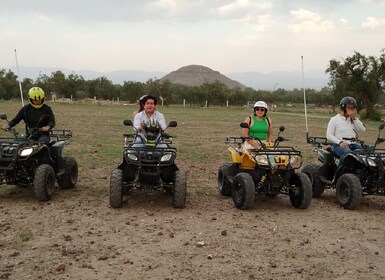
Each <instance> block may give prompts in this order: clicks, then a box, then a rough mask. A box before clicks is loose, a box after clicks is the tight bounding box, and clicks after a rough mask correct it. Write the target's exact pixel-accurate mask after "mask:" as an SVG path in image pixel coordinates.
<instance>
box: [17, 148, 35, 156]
mask: <svg viewBox="0 0 385 280" xmlns="http://www.w3.org/2000/svg"><path fill="white" fill-rule="evenodd" d="M32 152H33V148H31V147H29V148H25V149H22V150H20V152H19V153H20V154H19V155H20V156H21V157H27V156H29V155H30V154H32Z"/></svg>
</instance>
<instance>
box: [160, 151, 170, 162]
mask: <svg viewBox="0 0 385 280" xmlns="http://www.w3.org/2000/svg"><path fill="white" fill-rule="evenodd" d="M171 158H172V154H171V153H170V154H165V155H163V156H162V157H161V159H160V161H161V162H163V161H169V160H171Z"/></svg>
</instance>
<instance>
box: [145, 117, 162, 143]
mask: <svg viewBox="0 0 385 280" xmlns="http://www.w3.org/2000/svg"><path fill="white" fill-rule="evenodd" d="M144 132H145V135H146V138H147V140H155V139H156V137H157V136H158V134H159V132H160V125H159V123H158V121H157V120H155V119H154V118H150V119H148V120H147V122H146V123H145V126H144Z"/></svg>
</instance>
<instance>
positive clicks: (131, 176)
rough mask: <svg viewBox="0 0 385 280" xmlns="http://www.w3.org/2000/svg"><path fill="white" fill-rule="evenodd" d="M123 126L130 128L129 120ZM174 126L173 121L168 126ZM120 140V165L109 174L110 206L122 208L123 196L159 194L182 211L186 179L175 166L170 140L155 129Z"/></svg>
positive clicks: (169, 137)
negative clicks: (121, 156) (170, 197)
mask: <svg viewBox="0 0 385 280" xmlns="http://www.w3.org/2000/svg"><path fill="white" fill-rule="evenodd" d="M123 124H124V125H126V126H133V123H132V121H131V120H124V121H123ZM176 126H177V122H176V121H171V122H170V123H169V125H168V127H176ZM168 127H167V128H168ZM167 128H166V129H167ZM123 137H124V149H123V161H122V162H121V163H120V164H119V165H118V167H117V168H115V169H114V170H112V172H111V179H110V189H109V198H110V206H111V207H113V208H118V207H121V206H122V201H123V195H124V194H129V193H130V192H145V191H159V192H164V193H167V194H171V195H172V205H173V207H174V208H183V207H184V206H185V203H186V192H187V190H186V186H187V183H186V176H185V173H184V172H183V171H182V170H179V168H178V167H177V166H176V164H175V158H176V148H174V147H172V136H171V135H168V134H167V133H165V131H162V130H161V129H160V128H159V127H158V126H147V125H145V127H144V129H143V131H142V132H139V131H137V130H136V129H135V133H133V134H123Z"/></svg>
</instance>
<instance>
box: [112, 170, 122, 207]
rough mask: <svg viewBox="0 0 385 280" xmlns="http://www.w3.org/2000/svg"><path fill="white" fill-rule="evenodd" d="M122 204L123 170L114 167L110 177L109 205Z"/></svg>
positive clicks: (117, 205)
mask: <svg viewBox="0 0 385 280" xmlns="http://www.w3.org/2000/svg"><path fill="white" fill-rule="evenodd" d="M122 204H123V171H122V170H121V169H114V170H112V172H111V178H110V206H111V207H112V208H120V207H122Z"/></svg>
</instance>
